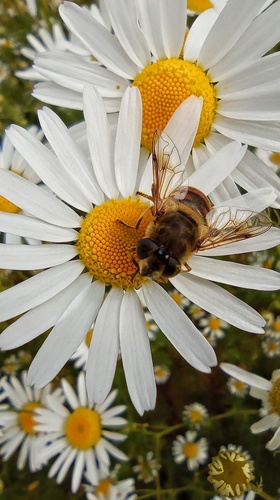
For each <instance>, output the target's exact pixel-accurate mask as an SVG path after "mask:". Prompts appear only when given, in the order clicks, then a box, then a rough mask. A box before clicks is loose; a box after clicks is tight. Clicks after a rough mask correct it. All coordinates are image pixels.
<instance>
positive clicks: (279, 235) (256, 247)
mask: <svg viewBox="0 0 280 500" xmlns="http://www.w3.org/2000/svg"><path fill="white" fill-rule="evenodd" d="M279 244H280V229H278V228H277V227H272V228H271V229H269V231H267V232H266V233H263V234H260V235H259V236H256V237H254V238H248V239H247V240H243V241H240V242H238V243H229V244H228V245H225V246H223V247H217V248H212V249H211V250H204V251H203V256H210V257H217V256H220V255H234V254H238V253H246V252H258V251H260V250H268V249H269V248H273V247H275V246H277V245H279Z"/></svg>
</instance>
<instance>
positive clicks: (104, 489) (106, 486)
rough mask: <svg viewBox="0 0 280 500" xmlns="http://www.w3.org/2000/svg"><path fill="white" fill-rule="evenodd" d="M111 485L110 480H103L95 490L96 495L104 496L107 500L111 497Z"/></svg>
mask: <svg viewBox="0 0 280 500" xmlns="http://www.w3.org/2000/svg"><path fill="white" fill-rule="evenodd" d="M111 484H112V483H111V482H110V481H109V479H102V481H100V483H99V485H98V486H96V488H95V490H94V493H95V495H96V496H98V495H102V498H107V497H108V495H109V491H110V488H111Z"/></svg>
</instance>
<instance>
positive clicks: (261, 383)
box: [220, 363, 272, 391]
mask: <svg viewBox="0 0 280 500" xmlns="http://www.w3.org/2000/svg"><path fill="white" fill-rule="evenodd" d="M220 368H221V369H222V370H223V371H224V372H225V373H227V374H228V375H230V377H234V378H237V379H238V380H240V381H241V382H244V384H248V385H250V386H251V387H256V388H257V389H263V390H264V391H270V389H271V387H272V385H271V382H270V381H269V380H266V379H265V378H263V377H260V376H259V375H255V374H254V373H250V372H248V371H247V370H244V369H243V368H239V366H235V365H232V364H230V363H221V364H220Z"/></svg>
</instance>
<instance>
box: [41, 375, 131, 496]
mask: <svg viewBox="0 0 280 500" xmlns="http://www.w3.org/2000/svg"><path fill="white" fill-rule="evenodd" d="M61 387H62V391H63V394H64V396H65V404H62V403H61V404H57V402H56V401H55V400H53V399H52V398H51V397H49V398H48V408H38V409H37V410H36V422H37V425H36V429H37V430H38V431H40V432H43V433H45V434H46V439H45V446H44V447H42V448H41V452H40V453H41V457H42V460H44V461H48V460H49V459H50V458H52V457H54V456H56V455H58V457H57V458H56V459H55V461H54V462H53V464H52V466H51V468H50V470H49V477H55V476H56V481H57V483H61V482H62V481H63V480H64V479H65V476H66V474H67V472H68V470H69V469H70V467H71V466H72V464H73V473H72V480H71V488H72V492H73V493H76V492H77V490H78V488H79V486H80V484H81V481H82V477H83V474H84V473H85V471H87V474H88V476H89V477H90V478H91V480H92V481H93V482H94V483H95V482H98V473H99V471H100V472H101V473H107V472H108V470H109V465H110V455H112V456H113V457H114V458H115V459H117V460H121V461H124V460H127V456H126V455H125V453H123V452H122V451H121V450H119V449H118V448H117V447H116V446H114V445H113V444H112V443H111V441H113V442H114V441H115V442H118V443H120V442H122V441H124V440H125V439H126V436H125V435H124V434H120V433H119V432H113V431H112V430H108V429H112V428H113V429H114V428H116V427H123V426H124V425H125V424H126V423H127V421H126V420H125V419H124V418H122V417H120V415H121V414H122V413H123V412H124V411H125V409H126V407H125V406H124V405H118V406H115V407H113V408H110V406H111V404H112V403H113V401H114V400H115V399H116V397H117V391H116V390H115V391H112V392H111V394H110V395H109V396H108V397H107V399H106V400H105V401H104V403H103V404H102V405H96V406H94V407H93V406H92V405H91V404H90V403H89V401H88V397H87V393H86V385H85V374H84V372H80V374H79V376H78V379H77V394H76V393H75V391H74V390H73V388H72V387H71V385H70V384H69V382H67V381H66V380H65V379H62V380H61Z"/></svg>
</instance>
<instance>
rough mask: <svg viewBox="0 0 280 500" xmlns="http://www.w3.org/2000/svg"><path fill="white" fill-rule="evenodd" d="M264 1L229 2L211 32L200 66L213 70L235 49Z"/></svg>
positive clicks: (201, 52) (200, 56)
mask: <svg viewBox="0 0 280 500" xmlns="http://www.w3.org/2000/svg"><path fill="white" fill-rule="evenodd" d="M262 4H263V0H247V1H246V3H245V2H244V1H243V0H236V1H235V2H231V1H229V2H228V3H227V4H226V6H225V7H224V9H223V10H222V11H221V12H220V14H219V16H218V17H217V20H216V22H215V23H214V25H213V27H212V29H211V30H210V32H209V34H208V36H207V37H206V40H205V41H204V44H203V46H202V49H201V51H200V54H199V57H198V64H199V66H201V67H202V68H204V69H208V68H211V66H213V65H214V64H216V63H217V62H218V61H220V60H221V59H222V57H224V56H225V55H226V54H227V53H228V52H229V50H230V49H231V48H232V47H234V45H235V44H236V42H237V41H238V39H239V38H240V37H241V35H242V34H243V33H244V32H245V31H246V29H247V28H248V26H250V24H251V22H252V21H253V19H254V18H255V17H256V15H257V14H258V12H259V10H260V8H261V7H262Z"/></svg>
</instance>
